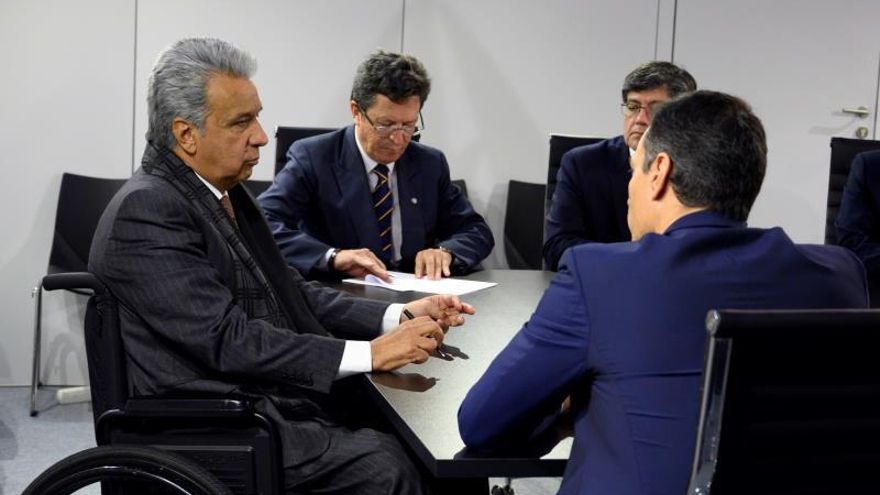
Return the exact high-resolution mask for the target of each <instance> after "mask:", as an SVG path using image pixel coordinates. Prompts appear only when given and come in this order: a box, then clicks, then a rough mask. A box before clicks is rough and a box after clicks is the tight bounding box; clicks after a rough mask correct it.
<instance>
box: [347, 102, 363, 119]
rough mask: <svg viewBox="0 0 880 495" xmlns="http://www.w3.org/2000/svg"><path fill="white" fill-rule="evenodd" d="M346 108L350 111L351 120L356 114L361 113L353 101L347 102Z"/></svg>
mask: <svg viewBox="0 0 880 495" xmlns="http://www.w3.org/2000/svg"><path fill="white" fill-rule="evenodd" d="M348 106H349V107H350V109H351V118H353V119H356V118H357V116H358V114H359V113H361V109H360V108H359V107H358V104H357V102H356V101H354V100H351V101H349V102H348Z"/></svg>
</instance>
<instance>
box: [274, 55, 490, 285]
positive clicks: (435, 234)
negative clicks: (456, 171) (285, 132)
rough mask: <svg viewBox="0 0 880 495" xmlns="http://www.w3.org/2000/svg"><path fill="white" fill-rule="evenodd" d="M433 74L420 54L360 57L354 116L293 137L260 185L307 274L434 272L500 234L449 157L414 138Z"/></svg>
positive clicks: (471, 261)
mask: <svg viewBox="0 0 880 495" xmlns="http://www.w3.org/2000/svg"><path fill="white" fill-rule="evenodd" d="M430 89H431V82H430V79H429V78H428V74H427V72H426V71H425V68H424V67H423V66H422V64H421V62H419V61H418V60H417V59H416V58H415V57H413V56H411V55H404V54H398V53H388V52H384V51H379V52H376V53H374V54H372V55H370V57H369V58H367V59H366V60H365V61H364V62H363V63H361V65H360V66H359V67H358V70H357V74H356V76H355V80H354V84H353V87H352V90H351V100H350V101H349V110H350V111H351V116H352V119H354V124H353V125H350V126H347V127H345V128H343V129H340V130H338V131H334V132H331V133H328V134H324V135H321V136H315V137H312V138H308V139H303V140H300V141H297V142H295V143H293V145H292V146H291V147H290V150H288V152H287V165H286V166H285V167H284V169H283V170H282V171H281V172H279V173H278V175H277V176H276V177H275V181H274V182H273V184H272V186H271V187H269V189H267V190H266V192H264V193H263V194H261V195H260V198H259V200H260V205H261V206H262V207H263V209H264V210H265V212H266V217H267V218H268V220H269V225H270V226H271V227H272V233H273V234H274V236H275V240H276V242H277V243H278V246H279V247H280V249H281V252H282V254H283V255H284V257H285V259H286V260H287V262H288V263H289V264H290V265H291V266H294V267H296V268H298V269H299V270H300V271H301V272H302V273H303V274H304V275H310V276H322V275H333V274H336V275H347V276H353V277H362V276H364V275H366V274H373V275H376V276H378V277H380V278H383V279H385V280H388V278H389V277H388V271H387V270H388V269H389V268H393V269H395V270H399V271H405V272H413V273H415V275H416V276H422V275H426V276H427V277H428V278H431V279H438V278H440V277H441V276H449V275H452V274H465V273H468V272H470V271H473V270H475V269H477V268H478V266H479V263H480V261H482V260H483V259H484V258H485V257H486V256H488V255H489V252H491V251H492V247H493V246H494V245H495V241H494V239H493V237H492V232H491V230H489V226H488V225H487V224H486V222H485V220H483V217H481V216H480V215H479V214H478V213H476V212H475V211H474V209H473V207H472V206H471V204H470V202H468V200H467V198H465V197H464V195H463V194H462V192H461V190H459V188H458V187H456V186H455V185H453V184H452V182H451V180H450V177H449V164H447V163H446V157H445V156H444V155H443V153H442V152H440V151H439V150H437V149H434V148H431V147H428V146H425V145H423V144H419V143H417V142H412V141H411V140H412V137H413V136H414V135H417V134H418V133H419V132H421V129H422V127H421V125H420V124H421V110H422V107H423V106H424V104H425V100H427V98H428V93H429V92H430Z"/></svg>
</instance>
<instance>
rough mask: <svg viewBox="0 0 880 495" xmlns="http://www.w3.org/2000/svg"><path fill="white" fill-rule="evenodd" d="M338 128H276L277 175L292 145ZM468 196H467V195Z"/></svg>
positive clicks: (417, 137)
mask: <svg viewBox="0 0 880 495" xmlns="http://www.w3.org/2000/svg"><path fill="white" fill-rule="evenodd" d="M337 129H338V127H287V126H278V127H276V128H275V175H278V172H280V171H281V169H282V168H284V165H286V164H287V150H289V149H290V145H292V144H293V143H294V142H296V141H299V140H300V139H303V138H307V137H311V136H317V135H318V134H325V133H328V132H333V131H335V130H337ZM420 138H421V136H413V138H412V140H413V141H418V140H419V139H420ZM463 192H466V191H463ZM465 195H467V194H465Z"/></svg>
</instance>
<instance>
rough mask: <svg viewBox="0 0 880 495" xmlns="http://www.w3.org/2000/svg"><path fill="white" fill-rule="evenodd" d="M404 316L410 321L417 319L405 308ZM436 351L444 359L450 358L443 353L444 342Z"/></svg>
mask: <svg viewBox="0 0 880 495" xmlns="http://www.w3.org/2000/svg"><path fill="white" fill-rule="evenodd" d="M403 315H404V316H406V318H407V319H408V320H415V319H416V317H415V316H413V314H412V313H410V312H409V310H408V309H406V308H403ZM435 350H436V351H437V355H438V356H440V357H441V358H443V359H448V358H449V357H450V356H449V355H448V354H447V353H446V352H444V351H443V343H442V342H441V343H440V345H438V346H437V349H435Z"/></svg>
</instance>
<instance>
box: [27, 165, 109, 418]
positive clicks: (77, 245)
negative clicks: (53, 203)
mask: <svg viewBox="0 0 880 495" xmlns="http://www.w3.org/2000/svg"><path fill="white" fill-rule="evenodd" d="M125 180H126V179H104V178H99V177H87V176H84V175H76V174H70V173H65V174H64V175H62V176H61V189H60V191H59V193H58V207H57V209H56V211H55V232H54V235H53V237H52V249H51V251H50V252H49V266H48V268H47V269H46V275H45V276H44V277H42V278H41V279H40V280H39V282H37V285H36V286H35V287H34V288H33V291H32V293H31V295H32V297H33V298H34V352H33V365H32V366H33V369H32V374H31V400H30V415H31V416H36V415H37V413H38V411H37V392H38V391H39V388H40V387H41V386H42V381H41V379H40V372H41V367H42V366H41V365H42V363H41V362H40V347H41V339H42V320H43V290H44V289H45V290H53V289H52V288H50V286H51V285H52V284H51V283H47V282H48V281H49V279H50V278H51V277H52V276H53V275H55V274H59V273H66V272H81V271H84V270H86V268H87V265H88V261H89V248H90V247H91V244H92V236H93V235H94V233H95V228H96V227H97V225H98V220H99V219H100V218H101V214H102V213H104V208H106V207H107V203H109V202H110V199H111V198H112V197H113V195H114V194H116V191H118V190H119V188H120V187H122V184H124V183H125ZM70 290H71V291H73V292H76V293H78V294H84V295H88V294H89V292H88V291H87V290H83V289H82V288H76V287H71V288H70Z"/></svg>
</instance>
